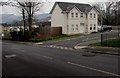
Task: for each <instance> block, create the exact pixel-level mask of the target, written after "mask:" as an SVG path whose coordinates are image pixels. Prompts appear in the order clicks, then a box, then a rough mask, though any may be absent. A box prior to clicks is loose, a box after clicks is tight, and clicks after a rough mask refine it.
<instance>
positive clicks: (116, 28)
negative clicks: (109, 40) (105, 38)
mask: <svg viewBox="0 0 120 78" xmlns="http://www.w3.org/2000/svg"><path fill="white" fill-rule="evenodd" d="M112 30H120V26H112Z"/></svg>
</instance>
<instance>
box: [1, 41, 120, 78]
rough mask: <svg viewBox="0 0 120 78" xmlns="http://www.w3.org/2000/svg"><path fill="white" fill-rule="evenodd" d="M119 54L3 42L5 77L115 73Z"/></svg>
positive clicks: (102, 74)
mask: <svg viewBox="0 0 120 78" xmlns="http://www.w3.org/2000/svg"><path fill="white" fill-rule="evenodd" d="M119 58H120V57H118V56H107V55H99V54H91V53H86V52H85V53H84V51H82V50H81V52H78V51H75V50H60V49H54V48H47V47H40V46H37V45H28V44H20V43H13V42H5V41H4V42H3V43H2V60H3V62H2V68H3V70H2V72H3V73H2V75H3V76H6V77H7V76H115V77H120V73H119V70H118V61H119Z"/></svg>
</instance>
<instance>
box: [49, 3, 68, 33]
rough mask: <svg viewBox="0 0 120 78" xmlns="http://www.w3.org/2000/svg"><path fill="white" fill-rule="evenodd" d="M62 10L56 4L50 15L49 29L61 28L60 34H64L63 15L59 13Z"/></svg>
mask: <svg viewBox="0 0 120 78" xmlns="http://www.w3.org/2000/svg"><path fill="white" fill-rule="evenodd" d="M61 12H62V10H61V8H60V7H59V5H58V4H56V7H55V8H54V10H53V12H52V15H51V21H52V22H51V27H62V33H63V34H65V29H64V26H65V22H66V20H65V18H66V17H65V15H64V14H63V13H61Z"/></svg>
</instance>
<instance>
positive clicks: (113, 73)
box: [67, 62, 120, 77]
mask: <svg viewBox="0 0 120 78" xmlns="http://www.w3.org/2000/svg"><path fill="white" fill-rule="evenodd" d="M67 63H68V64H71V65H75V66H79V67H82V68H86V69H90V70H94V71H98V72H102V73H105V74H109V75H113V76H118V77H120V75H119V74H115V73H111V72H107V71H103V70H100V69H96V68H92V67H88V66H84V65H80V64H76V63H72V62H67Z"/></svg>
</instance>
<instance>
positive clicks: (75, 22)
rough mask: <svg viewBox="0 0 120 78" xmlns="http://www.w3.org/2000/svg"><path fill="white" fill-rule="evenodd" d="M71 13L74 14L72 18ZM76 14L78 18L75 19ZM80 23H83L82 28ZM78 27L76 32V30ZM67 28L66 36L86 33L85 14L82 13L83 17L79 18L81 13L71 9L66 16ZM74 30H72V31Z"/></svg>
mask: <svg viewBox="0 0 120 78" xmlns="http://www.w3.org/2000/svg"><path fill="white" fill-rule="evenodd" d="M71 13H74V17H72V15H71ZM76 13H78V17H76ZM80 23H84V26H83V25H81V24H80ZM72 25H74V27H72ZM76 25H78V30H77V29H76V28H77V26H76ZM68 26H69V32H68V34H79V33H84V32H86V30H85V28H86V14H85V13H83V17H81V13H80V11H79V10H77V8H73V9H72V10H71V11H70V12H69V14H68ZM73 28H74V30H73Z"/></svg>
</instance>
